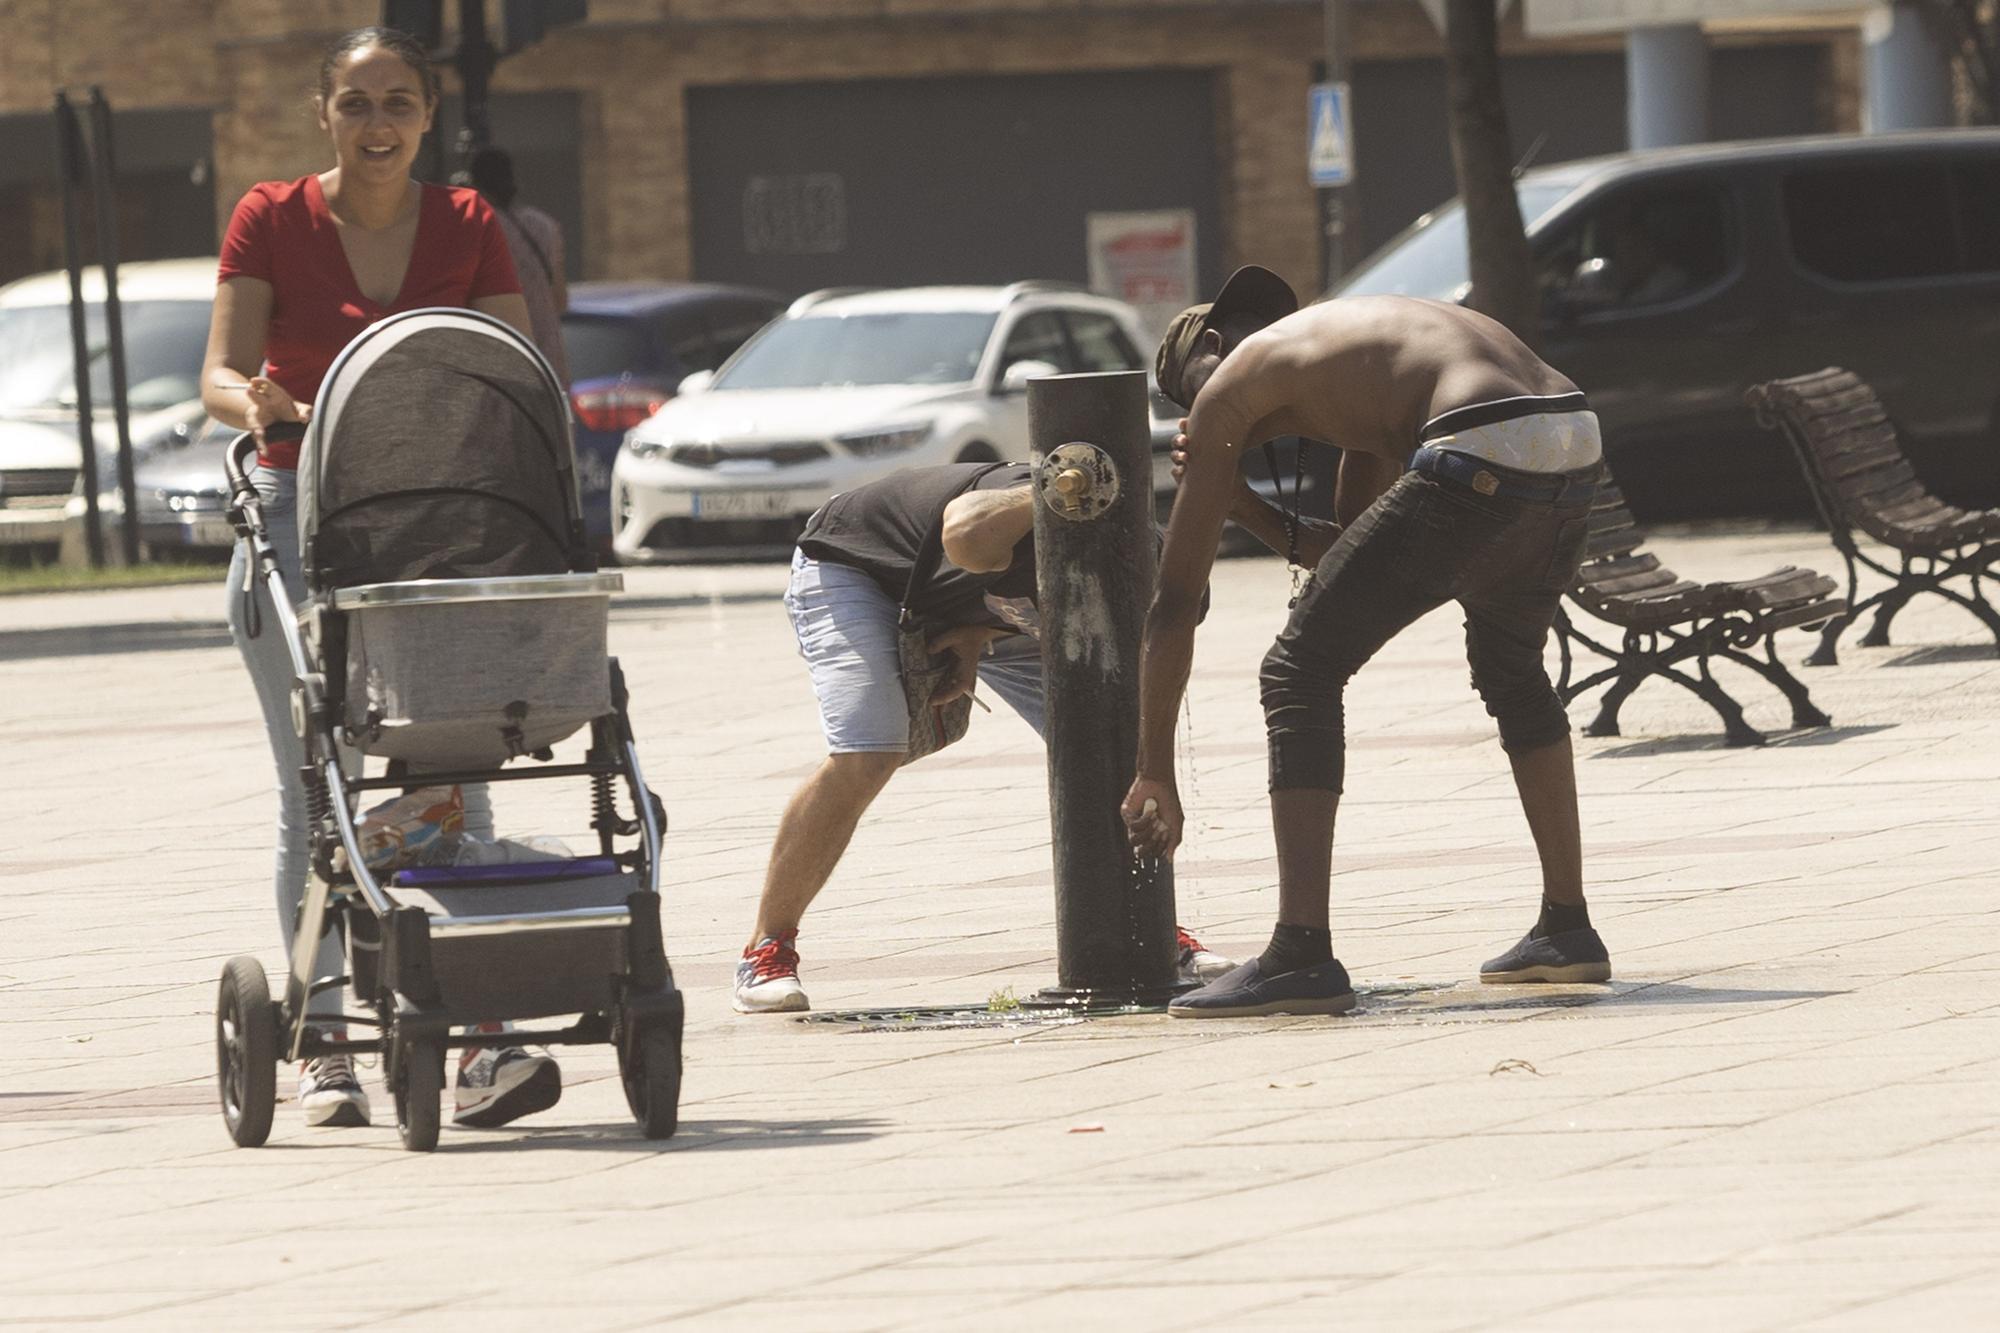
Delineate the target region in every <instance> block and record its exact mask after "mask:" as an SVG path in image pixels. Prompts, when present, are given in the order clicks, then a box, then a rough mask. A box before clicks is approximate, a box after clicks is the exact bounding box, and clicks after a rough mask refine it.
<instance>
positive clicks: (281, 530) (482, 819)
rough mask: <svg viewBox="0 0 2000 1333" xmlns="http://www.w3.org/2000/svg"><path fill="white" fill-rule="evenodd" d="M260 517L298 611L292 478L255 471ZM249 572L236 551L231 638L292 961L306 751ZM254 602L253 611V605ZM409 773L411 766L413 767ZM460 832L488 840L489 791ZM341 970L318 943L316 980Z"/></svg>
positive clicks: (353, 766) (327, 995)
mask: <svg viewBox="0 0 2000 1333" xmlns="http://www.w3.org/2000/svg"><path fill="white" fill-rule="evenodd" d="M250 480H251V481H252V482H253V483H255V485H256V487H257V496H258V499H259V500H260V501H261V502H262V506H263V511H264V527H265V530H266V531H267V532H268V533H269V534H270V538H271V547H272V549H273V550H274V551H275V552H276V553H277V557H278V571H279V573H280V574H281V575H283V577H284V581H285V591H286V592H287V593H288V594H290V596H291V599H292V604H293V605H294V606H296V605H298V603H299V602H300V600H301V599H302V598H303V596H304V593H305V579H304V576H303V574H302V573H301V572H300V568H299V523H298V477H297V474H295V473H293V472H290V471H281V470H278V469H275V468H262V467H260V468H257V469H255V470H254V471H252V472H251V474H250ZM249 566H250V548H249V544H248V543H247V542H238V543H237V544H236V555H235V558H234V559H232V560H231V561H230V562H229V591H228V600H229V607H228V614H229V637H230V638H231V639H233V640H235V642H236V650H237V651H238V652H240V653H242V654H243V665H244V666H245V667H247V668H248V669H249V671H250V681H251V684H252V685H253V686H255V687H256V690H257V705H258V707H259V708H260V709H261V710H262V711H263V714H264V730H265V732H266V734H267V735H268V736H269V737H270V741H271V758H272V759H273V760H274V761H275V763H276V764H277V769H278V853H277V867H276V879H275V883H274V886H273V887H274V889H275V890H276V895H277V900H278V926H279V929H280V931H281V932H282V934H283V937H284V941H285V954H286V957H287V958H288V959H289V958H290V956H291V948H292V933H293V931H294V930H295V929H296V927H297V923H298V916H299V903H300V902H301V901H302V900H303V899H304V898H305V891H306V869H307V857H308V854H309V852H310V850H311V848H310V830H309V829H308V828H307V827H306V789H305V783H304V781H303V779H301V777H300V776H299V769H300V767H301V766H302V765H303V764H304V763H305V745H304V742H302V741H300V739H299V738H298V735H297V733H295V732H294V731H293V730H292V659H291V654H290V652H289V650H288V649H287V648H286V647H285V637H284V632H283V631H282V630H280V629H279V628H278V620H277V617H276V615H275V614H274V613H273V611H272V608H271V604H270V601H269V598H268V595H267V593H266V591H265V587H264V584H263V583H262V582H261V581H259V582H258V583H257V585H256V586H255V587H254V588H253V589H252V590H251V594H250V597H248V598H246V596H245V595H244V591H243V580H244V576H245V572H246V571H247V570H248V569H249ZM252 598H254V604H253V602H252V600H251V599H252ZM341 766H342V768H343V769H345V770H346V771H348V772H350V773H356V772H359V771H360V767H361V757H360V755H358V754H356V753H354V752H352V751H349V750H345V749H343V751H342V754H341ZM412 767H413V768H414V766H412ZM464 797H465V832H466V833H467V834H468V835H470V836H473V837H478V838H485V839H488V840H491V839H492V837H493V803H492V798H491V796H490V795H489V794H488V792H487V789H486V787H485V786H484V785H483V784H482V785H478V786H469V787H466V788H465V790H464ZM344 970H345V963H344V962H343V960H342V958H341V952H340V942H339V940H338V939H337V938H335V936H334V934H333V932H331V931H329V932H327V934H326V935H325V936H324V937H322V938H321V940H320V945H319V956H318V958H317V960H316V961H315V962H314V964H313V975H314V976H315V977H331V976H339V975H340V974H341V973H342V972H343V971H344ZM342 998H343V997H342V993H341V992H340V991H339V990H337V989H335V990H327V991H323V992H321V993H320V994H319V995H316V996H314V997H313V1000H312V1003H311V1004H310V1005H309V1006H308V1008H309V1009H310V1010H311V1012H312V1013H313V1014H315V1015H316V1016H337V1015H338V1014H339V1013H340V1011H341V1005H342Z"/></svg>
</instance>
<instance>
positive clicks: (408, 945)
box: [216, 310, 684, 1152]
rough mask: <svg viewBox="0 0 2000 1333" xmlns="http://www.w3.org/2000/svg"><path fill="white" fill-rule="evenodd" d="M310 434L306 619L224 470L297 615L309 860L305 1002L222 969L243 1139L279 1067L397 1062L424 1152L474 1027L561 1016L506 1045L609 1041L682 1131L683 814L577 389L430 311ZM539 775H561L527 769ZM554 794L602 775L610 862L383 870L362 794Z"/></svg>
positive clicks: (509, 336)
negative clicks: (590, 472)
mask: <svg viewBox="0 0 2000 1333" xmlns="http://www.w3.org/2000/svg"><path fill="white" fill-rule="evenodd" d="M304 440H305V443H304V449H303V454H302V456H301V458H300V460H299V506H298V522H299V542H300V551H301V557H302V564H303V569H304V575H305V582H306V601H305V602H303V603H302V604H301V606H300V608H299V610H298V611H297V613H296V614H295V613H294V610H293V608H292V606H291V603H290V600H289V598H288V597H287V596H286V593H285V587H284V582H283V580H282V578H281V577H280V575H279V572H278V567H277V562H276V558H275V556H274V555H273V552H272V548H271V543H270V539H269V536H268V533H267V531H266V529H265V526H264V520H263V514H262V512H261V508H260V506H259V503H258V498H257V492H256V489H255V487H254V486H253V485H252V484H251V483H250V482H249V481H248V480H247V479H246V476H245V470H246V467H247V465H248V463H249V460H250V459H251V457H252V455H253V453H254V451H255V441H254V440H253V439H252V438H251V437H250V436H248V435H246V436H243V437H241V438H239V439H238V440H236V441H235V442H234V443H233V444H232V445H231V446H230V448H229V450H228V454H227V464H226V465H227V469H228V474H229V484H230V492H231V495H232V509H231V516H232V520H233V521H234V523H235V526H236V531H237V533H238V535H239V537H240V539H241V540H244V541H247V542H248V543H250V554H251V556H252V565H251V568H252V575H251V577H252V578H255V579H262V580H263V581H264V584H265V586H266V588H268V589H269V591H270V604H271V605H272V606H274V607H275V608H276V609H277V613H276V616H275V620H276V622H277V623H276V625H275V626H270V625H266V626H265V627H264V632H266V633H269V632H271V631H272V630H273V629H274V628H275V630H276V631H277V632H279V633H281V634H282V635H283V636H284V640H285V643H286V646H287V647H288V648H289V650H290V654H291V659H292V665H293V674H294V681H293V685H292V720H293V725H294V726H295V727H297V728H298V730H299V733H300V735H301V736H302V738H303V739H304V742H305V751H306V754H307V766H306V771H305V773H304V775H303V776H304V778H305V783H306V790H307V793H308V801H307V804H308V811H309V815H308V822H309V836H310V847H311V857H310V859H311V871H310V877H309V880H308V884H307V888H306V893H305V898H304V901H303V904H302V906H301V908H300V919H299V921H298V923H297V925H298V930H297V934H296V937H295V940H294V944H293V947H292V957H291V971H290V975H289V976H288V977H287V978H286V980H285V985H284V995H283V997H282V998H281V999H279V1000H276V1001H274V1000H272V998H271V994H270V989H269V985H268V983H267V981H266V979H265V975H264V969H263V965H262V964H261V963H260V962H259V961H258V960H257V959H256V958H254V957H250V956H243V957H238V958H234V959H231V960H230V962H229V965H228V967H227V968H225V969H224V971H223V974H222V985H221V991H220V994H219V997H218V1001H217V1007H216V1061H217V1071H218V1076H219V1078H220V1082H221V1091H222V1112H223V1118H224V1120H225V1121H226V1122H227V1124H228V1127H229V1133H230V1136H231V1137H232V1138H233V1139H234V1140H235V1141H236V1143H237V1144H238V1145H239V1146H242V1147H255V1146H257V1145H259V1144H262V1143H263V1142H264V1140H265V1138H266V1136H267V1135H268V1134H269V1133H270V1129H271V1117H272V1110H273V1104H274V1102H275V1100H276V1086H277V1066H278V1063H279V1062H280V1061H295V1060H302V1059H310V1058H312V1057H314V1056H317V1055H327V1054H333V1053H336V1052H344V1053H367V1052H379V1053H380V1054H381V1055H382V1057H383V1069H384V1073H385V1075H386V1078H387V1081H388V1084H389V1088H390V1091H391V1093H392V1095H393V1098H394V1101H395V1108H396V1126H397V1129H398V1131H399V1132H400V1133H401V1135H402V1140H403V1144H404V1146H405V1147H407V1148H410V1149H412V1150H414V1151H418V1152H424V1151H428V1150H430V1149H431V1148H433V1147H435V1146H436V1144H437V1136H438V1118H439V1098H440V1095H441V1093H442V1091H443V1086H444V1061H445V1052H446V1051H447V1050H450V1049H453V1048H463V1047H467V1046H477V1045H491V1044H495V1037H494V1036H493V1035H492V1034H491V1033H488V1034H487V1035H485V1036H478V1035H456V1034H458V1033H460V1032H461V1031H462V1030H463V1028H464V1027H465V1026H467V1025H474V1024H480V1023H487V1022H493V1021H510V1022H517V1023H518V1022H521V1021H523V1020H533V1019H544V1020H546V1019H551V1018H554V1017H556V1016H559V1015H580V1017H579V1018H577V1019H576V1020H575V1021H574V1022H573V1023H571V1024H570V1025H569V1026H567V1027H561V1028H549V1029H548V1030H516V1031H511V1032H509V1033H508V1034H507V1036H506V1038H505V1042H506V1044H508V1045H517V1044H540V1045H556V1044H562V1043H583V1042H610V1043H611V1044H612V1045H614V1046H615V1047H616V1048H617V1053H618V1067H619V1072H620V1074H621V1076H622V1078H623V1082H624V1086H625V1096H626V1100H627V1102H628V1103H629V1104H630V1106H631V1110H632V1114H633V1116H634V1118H635V1119H637V1121H638V1122H639V1125H640V1127H641V1129H642V1130H643V1132H644V1133H645V1135H646V1136H647V1137H648V1138H665V1137H667V1136H668V1135H671V1134H672V1133H673V1132H674V1126H675V1122H676V1119H677V1117H678V1114H679V1103H680V1078H681V1028H682V1020H683V1013H684V1011H683V1006H682V999H681V995H680V992H679V991H678V990H676V989H675V987H674V981H673V974H672V972H671V971H670V970H669V968H668V965H667V958H666V953H665V950H664V949H663V947H662V944H661V936H660V898H659V871H660V851H661V839H662V837H663V836H664V832H665V825H666V812H665V810H664V808H663V807H662V806H661V804H660V802H659V800H658V798H657V797H655V796H654V795H653V794H652V792H651V791H650V790H649V789H648V788H647V786H646V782H645V778H644V777H643V775H642V774H641V771H640V768H639V754H638V747H637V746H636V744H635V743H634V741H633V736H632V726H631V721H630V718H629V716H628V714H627V711H626V691H625V685H624V680H623V677H622V675H621V674H620V672H619V669H618V663H617V661H616V660H615V659H613V658H611V657H609V656H608V655H607V653H606V649H605V637H606V622H607V619H608V613H609V607H610V600H611V594H612V593H614V592H616V591H618V590H619V589H620V588H621V587H622V580H621V578H620V576H619V575H617V574H615V573H598V572H596V564H595V561H594V560H593V559H592V557H591V555H590V552H589V549H588V547H587V545H586V543H585V538H584V528H583V518H582V513H581V511H580V509H579V507H578V503H577V492H576V479H575V476H574V462H573V457H572V452H571V444H570V436H569V419H568V410H567V403H566V400H565V398H564V395H563V392H562V389H561V386H560V384H559V383H558V382H557V380H556V378H555V376H554V375H553V374H552V373H551V372H550V370H549V367H548V363H547V362H545V361H544V360H543V359H542V357H541V355H540V354H539V353H538V352H537V351H536V350H535V349H534V347H533V346H532V345H530V344H529V343H528V342H527V341H526V340H525V339H523V338H522V337H521V336H520V335H519V334H517V333H515V332H514V331H513V330H512V329H510V328H508V327H507V326H506V325H504V324H501V323H500V322H499V321H497V320H493V319H489V318H487V317H485V316H483V315H478V314H474V313H472V312H470V311H464V310H417V311H411V312H409V313H407V314H402V315H397V316H394V317H392V318H389V319H385V320H383V321H382V322H381V323H379V324H376V325H373V326H372V327H370V328H369V329H368V330H367V331H365V332H364V333H362V334H361V335H360V336H359V337H357V338H355V340H354V341H353V342H352V343H350V344H349V345H348V346H347V348H346V349H345V350H344V351H343V352H342V353H341V355H340V357H339V358H338V359H337V360H336V361H335V362H334V363H333V366H332V368H331V369H330V370H329V371H328V373H327V377H326V380H325V383H324V384H323V386H322V387H321V390H320V396H319V402H318V406H317V410H316V411H315V413H314V419H313V423H312V426H311V427H310V429H309V430H307V431H305V432H304ZM585 729H587V731H588V736H589V748H588V751H587V752H586V754H585V757H584V759H583V761H582V762H581V763H556V762H553V755H552V754H551V752H550V749H549V747H550V746H552V745H554V744H556V743H557V742H558V741H561V740H563V739H565V738H566V737H569V736H570V735H572V734H574V733H576V732H578V731H583V730H585ZM337 742H338V743H339V744H344V745H346V746H349V747H351V749H352V750H358V751H359V752H360V753H361V754H364V755H373V756H377V757H378V758H379V759H381V760H386V761H387V763H386V773H385V774H384V775H383V776H379V777H373V778H369V777H365V776H363V771H362V770H358V767H357V766H356V765H354V764H353V763H352V762H350V763H349V764H348V766H347V769H346V771H344V770H343V764H342V760H341V755H340V750H339V748H338V746H337ZM524 759H525V760H531V761H539V762H535V763H524V764H515V765H513V766H508V765H509V761H512V760H524ZM540 779H569V780H587V784H588V786H589V789H590V823H591V827H592V828H593V829H594V830H595V832H596V835H597V848H596V854H595V855H592V856H582V857H567V858H564V859H561V860H543V861H532V862H518V863H514V864H499V865H464V866H460V865H446V866H426V867H415V868H403V869H395V870H381V871H379V872H378V871H376V870H371V869H370V867H369V865H368V863H367V859H366V857H365V856H364V849H363V844H362V842H361V840H360V838H359V836H358V834H357V814H356V812H357V809H358V808H359V807H360V805H361V803H362V797H363V794H364V793H382V792H408V791H410V790H412V789H414V788H420V787H426V786H432V785H443V784H450V783H470V782H489V783H497V782H509V781H516V780H540ZM621 786H622V787H623V789H624V793H625V799H626V801H627V802H628V803H629V807H630V809H631V814H629V815H624V814H621V813H620V806H619V799H618V797H619V794H618V788H619V787H621ZM376 799H380V797H379V796H377V798H376ZM327 930H337V931H339V932H340V936H341V939H342V941H343V946H344V952H345V957H346V963H347V967H346V975H344V976H314V975H313V971H314V966H313V963H314V957H315V954H316V952H317V949H318V945H319V941H320V939H321V937H322V935H323V934H324V932H326V931H327ZM340 986H345V987H347V988H348V989H349V990H350V991H351V992H352V997H351V1000H350V1002H349V1004H348V1008H349V1009H350V1010H353V1009H356V1008H358V1007H364V1006H365V1007H366V1008H367V1009H368V1010H370V1011H372V1012H370V1013H368V1014H359V1013H349V1014H348V1015H347V1016H346V1017H344V1018H342V1019H340V1020H338V1022H337V1023H336V1021H334V1020H330V1019H326V1018H324V1017H319V1016H309V1015H308V1012H307V1008H308V1006H307V1001H308V1000H309V999H310V998H311V997H312V996H313V995H315V994H318V993H321V992H323V991H326V990H329V989H332V988H335V987H340ZM349 1030H357V1031H355V1032H354V1035H353V1038H350V1037H349V1036H348V1035H347V1034H348V1032H349ZM370 1032H372V1033H373V1034H374V1035H372V1036H364V1035H363V1034H366V1033H370Z"/></svg>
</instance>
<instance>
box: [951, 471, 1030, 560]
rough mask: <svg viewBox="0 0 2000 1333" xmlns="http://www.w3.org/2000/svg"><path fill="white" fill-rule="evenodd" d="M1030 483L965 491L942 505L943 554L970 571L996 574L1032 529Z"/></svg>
mask: <svg viewBox="0 0 2000 1333" xmlns="http://www.w3.org/2000/svg"><path fill="white" fill-rule="evenodd" d="M1034 527H1035V495H1034V488H1033V487H1032V486H1027V485H1021V486H1010V487H1008V488H1007V489H1006V490H1004V491H967V492H966V493H965V494H963V495H961V496H959V497H958V498H956V499H954V500H953V501H952V502H951V503H950V504H948V505H946V506H945V507H944V558H945V559H947V560H949V561H951V563H953V564H954V565H957V566H958V567H959V568H960V569H963V570H965V571H966V572H967V573H971V574H997V573H999V572H1000V571H1001V570H1003V569H1005V568H1007V566H1008V565H1009V564H1011V563H1013V560H1014V548H1015V547H1016V546H1019V545H1020V544H1021V539H1022V538H1023V537H1025V536H1027V535H1028V534H1029V533H1030V532H1032V531H1034Z"/></svg>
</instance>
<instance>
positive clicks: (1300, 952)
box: [1258, 921, 1333, 976]
mask: <svg viewBox="0 0 2000 1333" xmlns="http://www.w3.org/2000/svg"><path fill="white" fill-rule="evenodd" d="M1258 961H1260V962H1261V963H1263V965H1264V967H1263V971H1264V975H1265V976H1271V975H1274V974H1275V973H1279V972H1296V971H1298V970H1299V969H1300V968H1302V967H1314V966H1317V965H1318V964H1320V963H1330V962H1332V961H1333V932H1332V931H1330V930H1328V929H1326V928H1325V927H1323V926H1288V925H1286V924H1285V923H1284V922H1282V921H1280V922H1279V923H1278V926H1277V929H1275V930H1273V931H1272V932H1271V942H1270V943H1269V944H1267V945H1265V946H1264V953H1263V956H1262V957H1261V958H1260V959H1259V960H1258Z"/></svg>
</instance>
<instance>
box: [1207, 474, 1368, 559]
mask: <svg viewBox="0 0 2000 1333" xmlns="http://www.w3.org/2000/svg"><path fill="white" fill-rule="evenodd" d="M1229 519H1230V522H1232V523H1234V524H1236V526H1237V527H1239V528H1242V529H1243V530H1244V531H1245V532H1247V533H1249V534H1250V535H1251V536H1252V537H1255V538H1256V539H1257V540H1258V541H1260V542H1262V543H1263V544H1264V545H1266V546H1268V547H1270V548H1271V550H1272V551H1274V552H1276V553H1277V554H1278V555H1282V556H1294V555H1295V556H1296V557H1297V559H1298V562H1299V563H1300V564H1301V565H1303V566H1305V567H1306V568H1307V569H1311V568H1313V567H1314V566H1315V565H1317V564H1319V562H1320V560H1321V559H1322V558H1324V557H1325V555H1326V553H1327V552H1328V551H1329V550H1331V549H1332V548H1333V544H1334V543H1335V542H1336V541H1338V540H1340V532H1341V527H1340V524H1338V523H1332V522H1329V521H1327V520H1326V519H1323V518H1314V517H1312V516H1311V515H1310V514H1301V515H1299V518H1298V523H1299V540H1298V549H1297V550H1296V551H1293V550H1292V549H1291V534H1290V533H1288V532H1287V531H1286V530H1285V514H1284V511H1283V510H1281V509H1279V508H1278V506H1276V505H1274V504H1272V503H1271V502H1270V501H1269V500H1266V499H1265V498H1264V497H1263V496H1261V495H1259V494H1258V493H1257V492H1256V491H1255V490H1253V489H1251V488H1250V487H1249V486H1248V485H1245V486H1244V487H1243V488H1242V492H1241V493H1240V494H1239V495H1238V496H1237V497H1236V503H1234V504H1232V505H1231V506H1230V507H1229Z"/></svg>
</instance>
